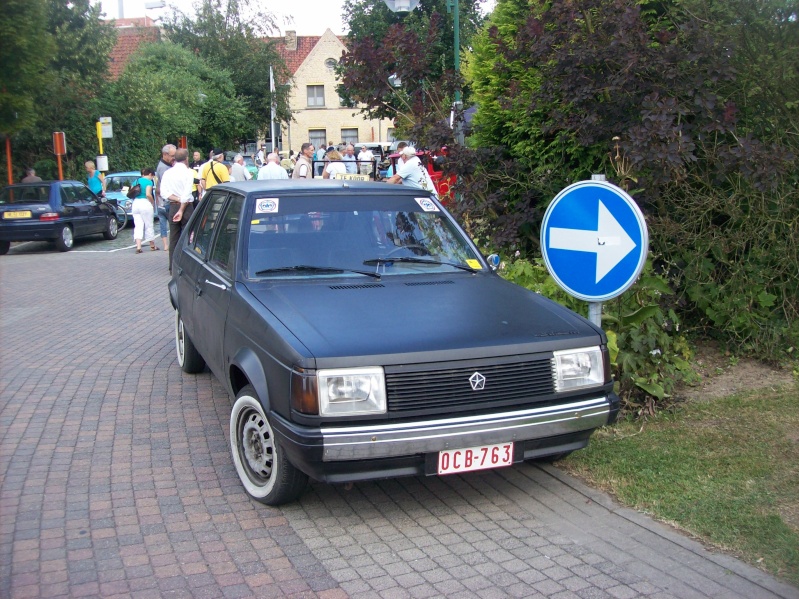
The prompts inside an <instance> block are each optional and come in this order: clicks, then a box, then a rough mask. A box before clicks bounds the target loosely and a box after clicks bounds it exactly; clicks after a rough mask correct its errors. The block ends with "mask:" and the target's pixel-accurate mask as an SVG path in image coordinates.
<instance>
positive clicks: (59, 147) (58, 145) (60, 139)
mask: <svg viewBox="0 0 799 599" xmlns="http://www.w3.org/2000/svg"><path fill="white" fill-rule="evenodd" d="M53 153H54V154H55V155H56V160H57V161H58V180H59V181H63V180H64V169H63V167H62V166H61V157H62V156H64V155H65V154H66V153H67V138H66V135H64V132H63V131H54V132H53Z"/></svg>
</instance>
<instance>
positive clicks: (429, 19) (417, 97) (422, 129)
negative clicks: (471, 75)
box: [338, 0, 482, 145]
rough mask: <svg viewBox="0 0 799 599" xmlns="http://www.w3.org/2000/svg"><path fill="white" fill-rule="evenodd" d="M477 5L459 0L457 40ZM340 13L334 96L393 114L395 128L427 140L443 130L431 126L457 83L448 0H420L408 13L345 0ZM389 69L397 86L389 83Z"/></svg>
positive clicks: (444, 114) (367, 0) (475, 16)
mask: <svg viewBox="0 0 799 599" xmlns="http://www.w3.org/2000/svg"><path fill="white" fill-rule="evenodd" d="M478 9H479V2H478V1H476V0H462V1H461V2H460V3H459V17H460V40H461V46H462V47H468V45H469V44H470V43H471V39H472V37H473V36H474V34H475V32H476V31H477V29H478V27H479V25H480V24H481V23H482V17H481V16H480V14H479V10H478ZM344 13H345V20H346V21H347V22H348V23H349V28H350V32H349V34H348V36H347V45H348V52H347V53H345V55H344V56H343V57H342V60H341V62H340V65H339V70H338V74H339V76H340V78H341V84H340V85H339V88H338V92H339V95H340V96H341V97H342V98H344V99H345V100H346V101H348V102H350V104H351V105H353V106H355V105H360V106H362V107H363V111H364V113H365V114H367V115H368V116H369V118H391V119H394V122H395V126H396V127H397V129H398V133H400V134H402V135H409V136H412V138H413V139H417V140H420V141H422V142H426V143H427V144H428V145H433V144H432V138H436V137H440V136H441V134H442V132H445V131H444V130H443V129H441V127H440V126H438V127H437V125H440V124H441V123H444V122H447V121H448V120H449V118H450V110H451V106H452V100H453V97H454V91H455V89H463V82H462V79H461V76H460V74H459V73H455V72H454V29H453V15H452V14H451V13H449V12H448V11H447V0H421V2H420V3H419V6H418V7H417V8H416V9H415V10H414V11H412V12H410V13H408V14H407V15H400V14H396V13H393V12H391V11H390V10H389V9H388V7H387V6H386V5H385V3H384V2H382V0H346V2H345V5H344ZM392 76H395V77H396V78H397V79H399V81H401V85H397V86H393V85H392V84H391V83H390V82H389V77H392ZM464 94H465V96H468V89H464ZM431 128H432V129H433V130H431ZM451 140H452V135H451V132H449V141H450V142H451Z"/></svg>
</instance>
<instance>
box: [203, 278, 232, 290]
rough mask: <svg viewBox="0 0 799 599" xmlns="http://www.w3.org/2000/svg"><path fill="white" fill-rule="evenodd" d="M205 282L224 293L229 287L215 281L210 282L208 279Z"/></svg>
mask: <svg viewBox="0 0 799 599" xmlns="http://www.w3.org/2000/svg"><path fill="white" fill-rule="evenodd" d="M205 282H206V283H208V284H209V285H213V286H214V287H217V288H219V289H221V290H222V291H225V290H227V285H222V284H221V283H214V282H213V281H209V280H208V279H205Z"/></svg>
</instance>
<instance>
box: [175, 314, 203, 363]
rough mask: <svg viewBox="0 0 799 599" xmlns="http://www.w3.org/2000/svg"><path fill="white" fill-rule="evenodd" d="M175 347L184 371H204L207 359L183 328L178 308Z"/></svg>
mask: <svg viewBox="0 0 799 599" xmlns="http://www.w3.org/2000/svg"><path fill="white" fill-rule="evenodd" d="M175 349H176V350H177V353H178V364H180V368H181V369H182V370H183V372H187V373H188V374H197V373H198V372H202V371H203V369H204V368H205V360H204V359H203V357H202V356H201V355H200V352H198V351H197V348H196V347H194V343H192V340H191V337H189V335H188V333H186V330H185V329H184V328H183V319H182V318H181V317H180V312H179V311H178V310H175Z"/></svg>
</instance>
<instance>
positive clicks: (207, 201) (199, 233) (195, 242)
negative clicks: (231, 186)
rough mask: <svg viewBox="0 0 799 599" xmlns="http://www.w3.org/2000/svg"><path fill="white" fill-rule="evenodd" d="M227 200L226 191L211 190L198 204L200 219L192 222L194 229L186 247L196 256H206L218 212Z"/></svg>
mask: <svg viewBox="0 0 799 599" xmlns="http://www.w3.org/2000/svg"><path fill="white" fill-rule="evenodd" d="M225 200H227V192H226V191H217V192H214V191H213V190H212V191H211V192H209V193H208V197H207V198H203V201H202V203H201V204H200V209H201V210H203V213H202V214H201V215H200V218H198V219H197V220H195V221H194V228H193V230H192V231H191V232H190V233H189V243H188V246H189V248H191V250H192V251H193V252H194V253H195V254H197V255H198V256H202V257H205V256H206V255H207V254H208V248H209V247H210V245H211V237H212V235H213V233H214V229H215V228H216V223H217V220H218V218H219V211H220V210H222V206H224V204H225Z"/></svg>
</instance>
